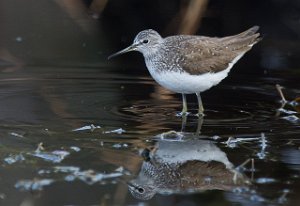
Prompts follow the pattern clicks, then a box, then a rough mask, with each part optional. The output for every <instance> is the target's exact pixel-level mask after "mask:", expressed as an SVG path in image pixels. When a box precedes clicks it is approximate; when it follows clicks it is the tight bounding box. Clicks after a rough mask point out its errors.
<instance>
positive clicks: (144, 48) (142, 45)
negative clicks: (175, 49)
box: [108, 29, 163, 59]
mask: <svg viewBox="0 0 300 206" xmlns="http://www.w3.org/2000/svg"><path fill="white" fill-rule="evenodd" d="M162 42H163V38H162V37H161V36H160V35H159V34H158V33H157V32H156V31H154V30H152V29H148V30H144V31H141V32H140V33H138V34H137V35H136V37H135V38H134V41H133V44H132V45H130V46H129V47H127V48H125V49H123V50H121V51H119V52H117V53H114V54H112V55H110V56H109V57H108V59H110V58H112V57H115V56H118V55H120V54H124V53H127V52H130V51H139V52H141V53H142V54H143V55H144V56H148V55H151V54H155V53H156V51H157V50H158V49H159V47H160V45H161V43H162Z"/></svg>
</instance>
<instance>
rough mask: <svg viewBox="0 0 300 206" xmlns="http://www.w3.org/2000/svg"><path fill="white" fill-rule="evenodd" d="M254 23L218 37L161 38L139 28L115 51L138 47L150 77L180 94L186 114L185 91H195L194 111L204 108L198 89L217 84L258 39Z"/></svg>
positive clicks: (258, 35)
mask: <svg viewBox="0 0 300 206" xmlns="http://www.w3.org/2000/svg"><path fill="white" fill-rule="evenodd" d="M258 29H259V27H258V26H254V27H252V28H250V29H248V30H246V31H244V32H242V33H240V34H237V35H233V36H227V37H222V38H217V37H206V36H196V35H175V36H169V37H166V38H162V37H161V36H160V35H159V34H158V33H157V32H156V31H154V30H152V29H148V30H144V31H141V32H139V33H138V34H137V36H136V37H135V39H134V41H133V44H132V45H131V46H129V47H127V48H125V49H123V50H121V51H119V52H117V53H115V54H112V55H110V56H109V57H108V59H110V58H112V57H115V56H117V55H120V54H123V53H126V52H130V51H139V52H141V53H142V54H143V56H144V58H145V62H146V66H147V68H148V70H149V72H150V74H151V76H152V77H153V79H154V80H155V81H156V82H157V83H158V84H160V85H161V86H163V87H165V88H166V89H168V90H171V91H173V92H175V93H181V94H182V102H183V109H182V112H181V113H180V114H181V115H185V114H187V102H186V96H185V95H186V94H192V93H194V94H196V95H197V100H198V115H203V112H204V108H203V104H202V100H201V96H200V93H201V92H204V91H206V90H208V89H210V88H211V87H212V86H215V85H217V84H219V83H220V82H221V81H222V80H223V79H224V78H225V77H227V75H228V73H229V71H230V70H231V68H232V66H233V65H234V64H235V63H236V62H237V61H238V60H239V59H240V58H241V57H242V56H243V55H244V54H245V53H246V52H247V51H249V50H250V49H251V48H252V46H253V45H254V44H256V43H257V42H259V41H260V40H261V38H260V34H259V33H257V31H258Z"/></svg>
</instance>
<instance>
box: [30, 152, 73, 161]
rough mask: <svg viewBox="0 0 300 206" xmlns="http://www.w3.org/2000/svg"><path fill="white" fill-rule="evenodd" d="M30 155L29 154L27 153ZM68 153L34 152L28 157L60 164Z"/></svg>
mask: <svg viewBox="0 0 300 206" xmlns="http://www.w3.org/2000/svg"><path fill="white" fill-rule="evenodd" d="M29 154H30V153H29ZM69 154H70V152H68V151H64V150H55V151H52V152H35V153H31V154H30V155H32V156H34V157H39V158H41V159H43V160H45V161H48V162H53V163H60V162H61V161H63V160H64V159H65V158H66V157H67V156H68V155H69Z"/></svg>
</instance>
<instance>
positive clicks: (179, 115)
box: [176, 111, 190, 117]
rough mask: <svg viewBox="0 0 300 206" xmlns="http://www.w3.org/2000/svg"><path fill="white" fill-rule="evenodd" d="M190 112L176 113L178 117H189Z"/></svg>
mask: <svg viewBox="0 0 300 206" xmlns="http://www.w3.org/2000/svg"><path fill="white" fill-rule="evenodd" d="M189 114H190V112H186V111H181V112H179V113H177V114H176V116H177V117H187V116H188V115H189Z"/></svg>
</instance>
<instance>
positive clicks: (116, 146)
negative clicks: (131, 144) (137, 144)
mask: <svg viewBox="0 0 300 206" xmlns="http://www.w3.org/2000/svg"><path fill="white" fill-rule="evenodd" d="M112 147H113V148H116V149H119V148H122V147H125V148H126V147H128V144H126V143H124V144H121V143H117V144H114V145H113V146H112Z"/></svg>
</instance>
